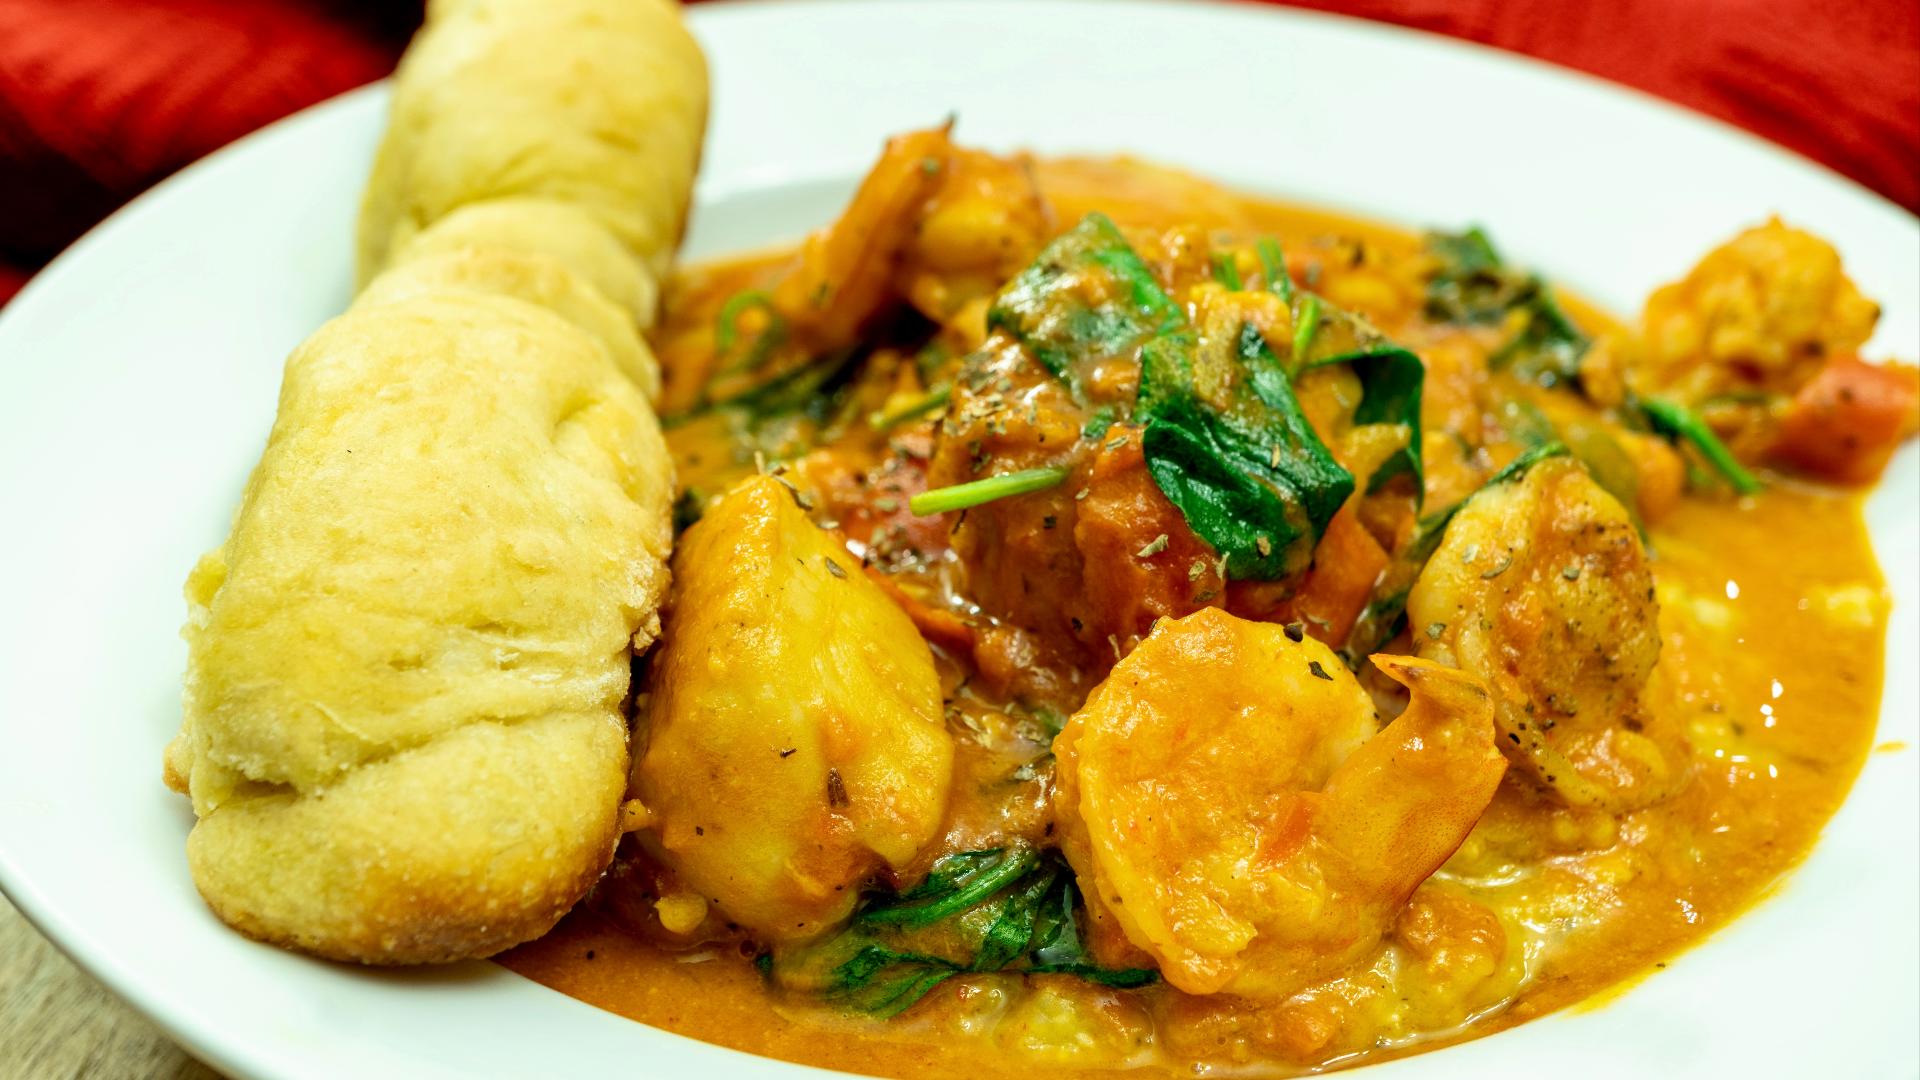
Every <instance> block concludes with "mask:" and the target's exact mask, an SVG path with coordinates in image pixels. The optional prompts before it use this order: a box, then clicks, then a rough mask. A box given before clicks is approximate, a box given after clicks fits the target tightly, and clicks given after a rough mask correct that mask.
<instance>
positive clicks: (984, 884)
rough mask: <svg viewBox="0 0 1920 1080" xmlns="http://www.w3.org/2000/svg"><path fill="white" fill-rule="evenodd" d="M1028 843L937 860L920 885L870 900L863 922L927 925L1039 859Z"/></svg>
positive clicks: (996, 889)
mask: <svg viewBox="0 0 1920 1080" xmlns="http://www.w3.org/2000/svg"><path fill="white" fill-rule="evenodd" d="M1039 861H1040V859H1039V856H1037V855H1035V854H1034V852H1033V850H1032V849H1031V848H1021V847H1016V848H1010V849H1009V848H991V849H988V850H985V851H963V852H961V853H959V854H957V855H949V856H948V857H946V858H944V859H942V860H940V862H939V863H938V864H936V865H935V866H934V868H933V870H932V872H930V873H929V874H927V879H926V880H925V881H922V882H921V883H920V884H918V885H916V886H914V887H913V888H911V889H908V890H907V891H906V892H903V893H900V894H899V895H897V896H894V897H892V898H891V899H888V900H882V901H878V902H875V903H873V904H871V905H869V906H868V907H867V908H866V910H864V911H862V912H861V913H860V915H859V919H858V921H860V922H864V923H892V924H895V925H898V926H904V927H907V928H909V929H915V928H918V927H923V926H931V925H932V924H934V923H936V922H939V921H940V920H941V919H945V918H949V917H951V916H953V915H955V914H958V913H959V912H961V911H965V910H966V909H967V908H970V907H972V906H973V905H975V904H977V903H979V902H980V901H982V900H985V899H986V898H987V897H989V896H992V895H993V894H994V893H997V892H999V891H1000V890H1001V889H1003V888H1005V887H1006V886H1007V885H1009V884H1011V883H1012V882H1013V881H1015V880H1017V879H1019V878H1021V877H1024V876H1025V875H1026V874H1027V873H1028V872H1029V871H1031V870H1032V869H1033V868H1034V867H1035V866H1036V865H1037V864H1038V863H1039Z"/></svg>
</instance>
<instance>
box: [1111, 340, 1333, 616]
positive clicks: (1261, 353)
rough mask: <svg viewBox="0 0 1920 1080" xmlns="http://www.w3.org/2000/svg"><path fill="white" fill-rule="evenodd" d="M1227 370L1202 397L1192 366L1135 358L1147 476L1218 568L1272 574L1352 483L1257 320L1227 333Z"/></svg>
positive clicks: (1313, 535)
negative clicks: (1221, 564) (1230, 360)
mask: <svg viewBox="0 0 1920 1080" xmlns="http://www.w3.org/2000/svg"><path fill="white" fill-rule="evenodd" d="M1234 346H1235V347H1234V356H1235V360H1236V361H1237V363H1236V366H1237V368H1238V371H1237V372H1236V375H1237V377H1236V378H1233V379H1231V380H1210V381H1213V382H1217V383H1223V384H1224V389H1221V390H1217V391H1216V392H1215V394H1214V395H1213V396H1212V397H1211V398H1210V399H1209V398H1203V397H1202V396H1201V391H1200V389H1199V388H1198V386H1197V385H1196V379H1195V378H1194V372H1193V367H1192V365H1191V364H1188V365H1185V366H1184V367H1183V368H1181V369H1174V370H1165V369H1161V368H1155V367H1149V366H1148V364H1147V362H1146V361H1144V360H1143V362H1142V372H1141V379H1140V402H1139V405H1138V406H1137V411H1136V415H1137V417H1138V419H1139V420H1140V421H1141V423H1142V424H1143V425H1144V428H1145V430H1144V433H1143V435H1142V438H1141V449H1142V450H1143V451H1144V452H1145V454H1146V459H1147V469H1148V472H1149V473H1150V474H1151V475H1152V476H1153V480H1154V483H1155V484H1156V485H1158V486H1159V488H1160V490H1161V491H1162V492H1163V493H1165V494H1166V496H1167V498H1168V500H1169V501H1171V502H1172V503H1173V504H1174V506H1176V507H1178V508H1179V509H1180V513H1181V515H1182V516H1183V517H1185V518H1186V521H1187V525H1188V527H1190V528H1191V529H1193V531H1194V532H1195V533H1196V534H1197V535H1198V536H1199V537H1200V538H1201V539H1203V540H1205V541H1206V542H1207V543H1208V544H1210V545H1212V547H1213V549H1214V550H1215V551H1217V552H1219V553H1220V554H1221V555H1222V556H1223V557H1225V559H1226V571H1227V576H1228V577H1230V578H1238V579H1255V580H1261V581H1272V580H1277V579H1280V578H1284V577H1287V576H1289V575H1292V574H1295V573H1298V572H1300V571H1303V570H1305V569H1306V567H1307V565H1308V564H1309V563H1311V562H1312V560H1313V547H1314V545H1315V544H1316V543H1318V542H1319V539H1320V534H1321V533H1322V532H1324V531H1325V530H1326V527H1327V522H1328V521H1330V520H1331V519H1332V518H1333V515H1334V513H1335V512H1336V511H1338V510H1339V509H1340V506H1341V504H1342V503H1344V502H1346V499H1347V496H1348V495H1349V494H1351V493H1352V492H1353V476H1352V474H1351V473H1349V472H1347V470H1346V469H1344V468H1342V467H1341V466H1340V464H1339V463H1338V462H1336V461H1335V460H1334V459H1333V454H1332V453H1331V452H1329V451H1328V450H1327V448H1326V445H1325V444H1324V443H1322V442H1321V441H1320V437H1319V436H1318V435H1316V434H1315V433H1314V430H1313V427H1312V425H1310V424H1309V423H1308V422H1307V418H1306V414H1305V413H1303V412H1301V410H1300V402H1299V400H1298V399H1297V398H1295V397H1294V394H1293V381H1292V379H1291V378H1290V377H1289V376H1288V374H1287V371H1286V369H1285V368H1284V367H1282V366H1281V364H1280V361H1279V359H1278V358H1277V357H1275V356H1274V355H1273V353H1272V351H1271V350H1270V349H1269V348H1268V347H1267V343H1266V339H1265V338H1263V337H1262V336H1261V335H1260V332H1259V330H1258V329H1256V328H1255V327H1253V326H1251V325H1243V326H1242V327H1241V329H1240V334H1239V338H1238V341H1237V342H1235V343H1234Z"/></svg>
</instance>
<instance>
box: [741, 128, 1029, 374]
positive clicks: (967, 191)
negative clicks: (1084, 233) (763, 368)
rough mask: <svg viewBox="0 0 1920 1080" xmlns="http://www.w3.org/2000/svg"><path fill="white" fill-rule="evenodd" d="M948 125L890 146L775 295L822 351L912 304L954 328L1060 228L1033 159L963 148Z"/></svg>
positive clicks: (790, 322)
mask: <svg viewBox="0 0 1920 1080" xmlns="http://www.w3.org/2000/svg"><path fill="white" fill-rule="evenodd" d="M948 135H949V126H944V125H943V126H941V127H937V128H929V129H927V130H925V131H913V132H908V133H907V134H905V135H899V136H895V137H894V138H893V139H891V140H889V141H888V143H887V146H886V149H885V150H884V151H882V152H881V155H880V159H879V160H878V161H876V162H875V163H874V166H873V168H872V169H871V170H869V171H868V173H867V176H866V179H864V180H862V181H861V182H860V188H859V190H858V191H856V192H855V193H854V196H853V199H852V201H851V202H849V203H848V204H847V208H846V209H845V210H844V211H842V212H841V215H840V217H839V219H838V220H836V221H835V222H834V223H833V224H832V225H831V226H829V227H828V228H826V229H823V230H821V231H820V232H817V233H815V234H813V235H812V236H810V237H808V238H807V241H806V243H805V245H804V246H802V248H801V250H800V255H799V261H798V262H797V263H796V264H795V266H794V267H793V269H792V270H791V271H790V272H789V273H788V274H787V275H786V276H785V277H784V278H782V279H781V281H780V283H779V284H778V285H777V286H776V287H775V289H774V293H773V304H774V307H775V308H776V309H777V310H778V312H779V313H780V316H781V318H782V319H783V320H784V321H785V323H786V325H787V326H788V327H789V328H791V329H792V330H793V331H794V333H795V336H796V337H797V338H799V339H800V341H801V342H802V343H803V344H804V345H805V346H807V347H808V348H809V349H810V350H811V351H812V352H814V353H816V354H817V353H825V352H831V351H833V350H836V349H841V348H845V347H847V346H850V345H853V344H855V343H856V342H858V341H859V340H860V334H861V331H862V330H863V329H865V328H867V327H868V326H870V325H872V324H873V323H874V322H875V321H876V320H877V319H879V318H880V317H881V316H882V315H884V314H885V313H886V312H887V310H888V309H889V308H890V307H892V306H893V305H894V304H896V303H897V302H899V301H900V300H902V299H906V300H908V301H910V302H912V303H913V304H914V306H915V307H917V308H919V309H920V312H921V314H923V315H925V316H927V317H928V318H929V319H932V320H934V321H936V322H941V323H945V322H947V321H948V320H950V319H952V318H953V317H954V316H956V315H958V314H959V313H960V312H961V310H962V309H964V308H966V307H967V306H968V305H969V304H977V303H978V302H979V301H980V300H982V298H984V297H986V296H989V295H991V294H992V293H993V292H994V290H996V289H998V288H999V286H1000V284H1001V283H1002V282H1004V281H1006V279H1008V278H1010V277H1012V276H1013V275H1014V273H1016V272H1017V271H1018V270H1019V269H1020V268H1021V267H1022V266H1025V265H1026V264H1027V262H1028V261H1029V260H1030V259H1031V258H1032V257H1033V254H1034V253H1035V252H1037V251H1038V250H1039V249H1040V245H1041V244H1043V243H1044V242H1045V241H1046V240H1047V238H1048V237H1049V236H1050V235H1051V234H1052V232H1053V215H1052V212H1051V211H1050V210H1049V209H1048V207H1047V204H1046V202H1045V200H1043V199H1042V198H1041V197H1040V193H1039V189H1038V188H1036V187H1035V186H1034V183H1033V178H1032V176H1031V175H1030V174H1029V172H1028V169H1027V165H1026V162H1025V160H1024V159H1011V160H1009V159H1005V158H1000V157H996V156H994V155H992V154H988V153H984V152H982V151H978V150H966V149H962V148H960V147H957V146H955V145H954V144H953V141H952V140H951V139H950V138H949V137H948Z"/></svg>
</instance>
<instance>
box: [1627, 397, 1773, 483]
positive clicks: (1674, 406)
mask: <svg viewBox="0 0 1920 1080" xmlns="http://www.w3.org/2000/svg"><path fill="white" fill-rule="evenodd" d="M1640 409H1641V411H1642V412H1644V413H1646V414H1647V420H1648V421H1649V422H1651V423H1652V424H1653V428H1654V430H1655V431H1658V432H1659V433H1661V434H1662V435H1665V436H1667V437H1668V438H1670V439H1674V438H1677V439H1684V440H1685V441H1687V442H1689V443H1692V444H1693V448H1694V449H1696V450H1698V451H1699V452H1700V456H1701V457H1703V458H1706V459H1707V464H1709V465H1712V466H1713V468H1714V470H1715V471H1716V472H1718V473H1719V474H1720V475H1721V476H1722V477H1724V478H1725V479H1726V481H1727V486H1729V487H1731V488H1733V490H1734V491H1736V492H1739V493H1740V494H1742V495H1753V494H1756V493H1758V492H1759V490H1760V481H1759V480H1757V479H1755V478H1754V475H1753V474H1752V473H1750V472H1748V471H1747V470H1746V467H1745V466H1743V465H1741V464H1740V462H1739V460H1738V459H1737V458H1735V457H1734V456H1733V451H1731V450H1729V449H1727V444H1726V443H1723V442H1721V441H1720V436H1718V435H1715V434H1714V433H1713V429H1712V428H1710V427H1708V426H1707V422H1706V421H1705V420H1702V419H1700V416H1699V414H1697V413H1695V412H1694V411H1693V410H1692V409H1689V408H1687V407H1686V406H1685V405H1681V404H1680V403H1678V402H1675V401H1667V400H1665V399H1663V398H1642V399H1641V400H1640Z"/></svg>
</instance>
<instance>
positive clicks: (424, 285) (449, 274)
mask: <svg viewBox="0 0 1920 1080" xmlns="http://www.w3.org/2000/svg"><path fill="white" fill-rule="evenodd" d="M421 235H423V236H425V235H427V234H425V233H423V234H421ZM448 292H473V293H482V294H492V295H497V296H511V297H513V298H515V299H517V300H526V301H528V302H530V303H534V304H539V305H540V306H541V307H544V308H546V309H548V310H549V311H552V312H553V313H554V314H556V315H559V316H560V317H561V318H564V319H566V320H567V321H568V322H570V323H572V324H573V325H575V326H577V327H579V328H580V329H581V330H584V331H586V332H587V333H588V334H589V335H591V336H593V337H594V338H595V339H596V340H598V341H599V342H600V344H602V345H604V346H606V349H607V353H608V354H609V355H610V356H611V357H612V358H613V362H614V366H615V367H618V368H619V369H620V371H621V373H622V374H624V375H626V377H627V378H629V379H632V380H633V382H634V385H636V386H638V387H639V388H640V391H641V393H643V394H645V395H646V396H647V399H648V400H649V401H651V400H652V399H653V398H654V397H655V396H657V395H658V394H659V393H660V364H659V361H657V360H655V359H654V356H653V349H652V348H650V347H649V346H648V345H647V343H646V340H645V339H643V338H642V337H641V336H640V333H639V331H638V330H636V329H635V328H634V323H633V319H632V318H630V317H629V316H628V315H627V313H626V312H624V311H622V310H620V309H619V308H617V307H615V306H614V305H613V304H612V303H611V302H610V301H608V300H607V299H606V297H605V295H604V294H603V293H601V291H600V290H598V289H596V288H593V287H592V286H590V285H588V284H587V283H586V281H585V279H583V278H582V277H581V276H580V275H578V274H575V273H573V272H572V271H570V270H568V269H567V268H566V266H564V265H562V264H561V263H559V262H557V261H556V260H554V259H551V258H548V257H547V256H545V255H541V254H537V253H534V252H526V251H511V250H507V249H504V248H496V247H456V248H449V249H448V250H445V251H430V252H422V253H420V254H419V255H417V256H416V257H414V258H410V259H408V260H406V261H404V262H401V263H399V264H398V265H396V266H394V268H393V269H391V270H389V271H387V272H386V273H384V274H381V275H380V276H379V277H377V278H375V279H373V282H372V283H371V284H369V285H368V286H367V287H366V289H365V290H363V291H362V292H361V294H360V299H359V301H358V302H359V303H362V304H366V303H371V302H376V301H386V300H397V299H400V298H403V297H407V296H432V295H438V294H444V293H448Z"/></svg>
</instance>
